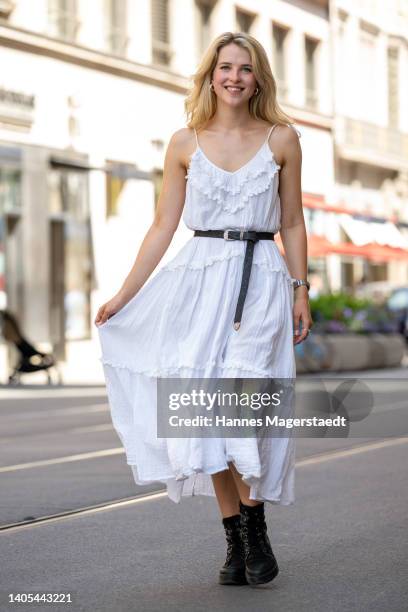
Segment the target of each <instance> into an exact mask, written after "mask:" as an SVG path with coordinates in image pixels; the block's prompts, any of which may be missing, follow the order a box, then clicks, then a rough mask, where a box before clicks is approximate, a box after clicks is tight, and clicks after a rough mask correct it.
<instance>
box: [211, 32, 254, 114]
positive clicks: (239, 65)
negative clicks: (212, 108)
mask: <svg viewBox="0 0 408 612" xmlns="http://www.w3.org/2000/svg"><path fill="white" fill-rule="evenodd" d="M212 83H213V86H214V93H215V94H216V95H217V96H218V98H219V100H222V101H223V102H224V103H225V104H229V105H234V106H240V105H241V104H243V103H247V102H248V100H249V99H250V98H251V97H252V96H253V95H254V92H255V89H256V87H257V84H256V79H255V76H254V74H253V69H252V62H251V56H250V55H249V52H248V51H247V50H246V49H243V48H242V47H240V46H238V45H236V44H234V43H230V44H229V45H226V46H225V47H222V48H221V49H220V52H219V54H218V61H217V64H216V66H215V68H214V72H213V78H212Z"/></svg>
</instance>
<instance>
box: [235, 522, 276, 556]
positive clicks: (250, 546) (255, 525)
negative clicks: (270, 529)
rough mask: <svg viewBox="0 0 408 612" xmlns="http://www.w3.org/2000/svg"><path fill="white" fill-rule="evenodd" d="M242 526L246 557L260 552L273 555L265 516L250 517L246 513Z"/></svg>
mask: <svg viewBox="0 0 408 612" xmlns="http://www.w3.org/2000/svg"><path fill="white" fill-rule="evenodd" d="M241 524H242V529H241V534H242V542H243V544H244V548H245V553H246V555H249V554H250V553H251V552H256V551H259V550H261V551H262V552H264V553H266V554H271V547H270V543H269V538H268V534H267V526H266V523H265V518H264V516H263V515H253V516H249V515H248V514H246V513H244V514H243V517H242V523H241Z"/></svg>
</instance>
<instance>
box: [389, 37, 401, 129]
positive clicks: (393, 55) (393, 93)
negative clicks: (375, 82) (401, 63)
mask: <svg viewBox="0 0 408 612" xmlns="http://www.w3.org/2000/svg"><path fill="white" fill-rule="evenodd" d="M387 58H388V123H389V125H390V127H393V128H396V127H398V120H399V117H398V115H399V112H398V111H399V92H398V49H397V48H393V47H390V48H389V49H388V55H387Z"/></svg>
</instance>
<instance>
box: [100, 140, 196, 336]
mask: <svg viewBox="0 0 408 612" xmlns="http://www.w3.org/2000/svg"><path fill="white" fill-rule="evenodd" d="M185 139H186V129H185V128H184V129H181V130H178V131H177V132H175V133H174V134H173V136H172V137H171V139H170V142H169V145H168V147H167V151H166V156H165V160H164V170H163V185H162V189H161V193H160V197H159V200H158V203H157V208H156V213H155V217H154V220H153V222H152V225H151V226H150V228H149V229H148V231H147V232H146V235H145V237H144V239H143V242H142V244H141V246H140V248H139V251H138V253H137V256H136V260H135V262H134V264H133V266H132V269H131V270H130V272H129V274H128V275H127V277H126V279H125V281H124V282H123V284H122V287H121V288H120V289H119V291H118V293H117V294H116V295H115V296H114V297H113V298H112V299H111V300H110V301H109V302H107V303H106V304H103V305H102V306H101V307H100V309H99V311H98V314H97V317H96V319H95V323H96V324H101V323H104V322H105V321H106V320H107V319H108V318H109V317H110V316H112V315H113V314H115V312H117V311H118V310H120V308H122V307H123V306H124V305H125V304H126V303H127V302H129V301H130V300H131V299H132V298H133V297H134V296H135V295H136V293H137V292H138V291H139V290H140V289H141V287H142V286H143V285H144V283H145V282H146V281H147V279H148V278H149V276H150V275H151V274H152V272H153V271H154V269H155V268H156V266H157V265H158V263H159V262H160V260H161V259H162V257H163V255H164V254H165V252H166V251H167V248H168V246H169V244H170V242H171V240H172V238H173V235H174V233H175V231H176V229H177V227H178V224H179V222H180V217H181V214H182V211H183V205H184V200H185V193H186V181H185V174H186V170H185V167H184V165H183V163H182V159H183V158H182V147H183V144H184V143H185Z"/></svg>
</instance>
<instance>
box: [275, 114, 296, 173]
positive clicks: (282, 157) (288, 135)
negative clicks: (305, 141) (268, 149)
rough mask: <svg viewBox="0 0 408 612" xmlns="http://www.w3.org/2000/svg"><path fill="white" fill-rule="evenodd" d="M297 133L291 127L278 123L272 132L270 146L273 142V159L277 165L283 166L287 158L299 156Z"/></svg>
mask: <svg viewBox="0 0 408 612" xmlns="http://www.w3.org/2000/svg"><path fill="white" fill-rule="evenodd" d="M299 137H300V136H299V133H298V131H297V130H296V128H295V127H294V126H292V125H288V124H283V123H279V124H278V125H277V126H276V128H275V129H274V130H273V133H272V137H271V139H270V145H272V141H273V146H272V148H273V150H274V151H275V158H276V160H277V161H278V163H279V164H284V163H285V161H287V160H288V159H289V158H292V159H293V157H294V156H296V155H297V156H301V146H300V142H299Z"/></svg>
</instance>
